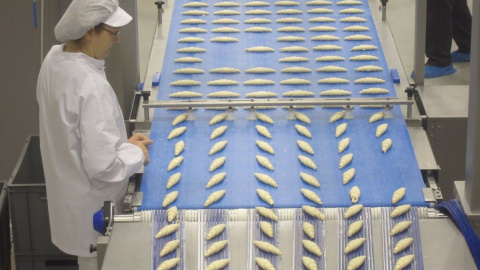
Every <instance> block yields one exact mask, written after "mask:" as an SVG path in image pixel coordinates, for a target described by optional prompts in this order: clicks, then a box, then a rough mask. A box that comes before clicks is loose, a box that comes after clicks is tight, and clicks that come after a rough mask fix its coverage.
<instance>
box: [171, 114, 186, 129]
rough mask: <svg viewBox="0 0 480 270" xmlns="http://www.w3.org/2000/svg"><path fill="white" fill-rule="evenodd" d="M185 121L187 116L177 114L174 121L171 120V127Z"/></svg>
mask: <svg viewBox="0 0 480 270" xmlns="http://www.w3.org/2000/svg"><path fill="white" fill-rule="evenodd" d="M185 119H187V114H186V113H182V114H179V115H177V116H176V117H175V119H173V121H172V126H176V125H178V124H180V123H182V122H183V121H185Z"/></svg>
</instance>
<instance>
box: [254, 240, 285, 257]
mask: <svg viewBox="0 0 480 270" xmlns="http://www.w3.org/2000/svg"><path fill="white" fill-rule="evenodd" d="M253 244H254V245H255V246H256V247H257V248H259V249H261V250H263V251H265V252H268V253H271V254H274V255H282V252H281V251H280V250H279V249H278V248H277V247H276V246H274V245H272V244H270V243H268V242H264V241H253Z"/></svg>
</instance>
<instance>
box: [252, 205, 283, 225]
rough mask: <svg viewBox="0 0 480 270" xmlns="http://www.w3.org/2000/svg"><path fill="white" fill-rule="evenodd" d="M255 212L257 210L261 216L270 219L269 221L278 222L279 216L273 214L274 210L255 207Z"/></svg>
mask: <svg viewBox="0 0 480 270" xmlns="http://www.w3.org/2000/svg"><path fill="white" fill-rule="evenodd" d="M255 210H257V212H258V213H259V214H260V215H262V216H264V217H266V218H268V219H271V220H273V221H278V216H277V214H275V212H273V210H272V209H269V208H265V207H261V206H257V207H255Z"/></svg>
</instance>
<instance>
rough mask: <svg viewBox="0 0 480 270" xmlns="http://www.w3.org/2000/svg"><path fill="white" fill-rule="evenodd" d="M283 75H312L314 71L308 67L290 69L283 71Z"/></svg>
mask: <svg viewBox="0 0 480 270" xmlns="http://www.w3.org/2000/svg"><path fill="white" fill-rule="evenodd" d="M280 72H282V73H311V72H312V70H311V69H309V68H306V67H288V68H284V69H282V70H281V71H280Z"/></svg>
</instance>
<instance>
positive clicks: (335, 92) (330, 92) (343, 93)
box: [317, 69, 352, 96]
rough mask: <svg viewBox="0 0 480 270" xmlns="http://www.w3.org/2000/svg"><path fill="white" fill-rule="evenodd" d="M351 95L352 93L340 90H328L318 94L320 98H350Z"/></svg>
mask: <svg viewBox="0 0 480 270" xmlns="http://www.w3.org/2000/svg"><path fill="white" fill-rule="evenodd" d="M317 71H318V69H317ZM351 94H352V92H350V91H347V90H342V89H330V90H325V91H323V92H320V96H350V95H351Z"/></svg>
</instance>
